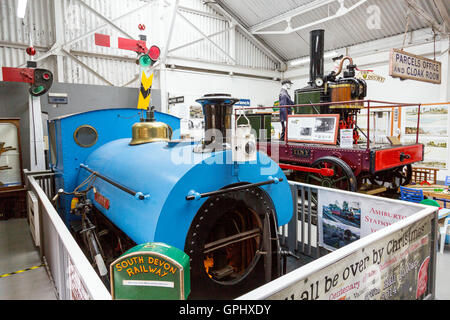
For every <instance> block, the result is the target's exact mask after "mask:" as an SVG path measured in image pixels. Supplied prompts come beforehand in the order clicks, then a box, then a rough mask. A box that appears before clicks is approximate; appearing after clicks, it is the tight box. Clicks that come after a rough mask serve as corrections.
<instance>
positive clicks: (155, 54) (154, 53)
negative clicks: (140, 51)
mask: <svg viewBox="0 0 450 320" xmlns="http://www.w3.org/2000/svg"><path fill="white" fill-rule="evenodd" d="M160 54H161V50H160V49H159V48H158V47H157V46H151V47H150V50H148V55H149V56H150V59H152V60H153V61H156V60H158V58H159V55H160Z"/></svg>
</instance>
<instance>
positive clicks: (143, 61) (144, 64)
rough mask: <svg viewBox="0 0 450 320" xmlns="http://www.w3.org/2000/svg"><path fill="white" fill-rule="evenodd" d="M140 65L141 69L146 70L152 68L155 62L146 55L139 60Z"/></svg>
mask: <svg viewBox="0 0 450 320" xmlns="http://www.w3.org/2000/svg"><path fill="white" fill-rule="evenodd" d="M139 64H140V65H141V67H144V68H145V67H149V66H151V65H152V64H153V61H152V59H150V57H149V56H148V54H144V55H143V56H141V57H140V58H139Z"/></svg>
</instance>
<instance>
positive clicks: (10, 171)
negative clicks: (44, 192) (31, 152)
mask: <svg viewBox="0 0 450 320" xmlns="http://www.w3.org/2000/svg"><path fill="white" fill-rule="evenodd" d="M19 121H20V119H17V118H6V119H0V192H2V191H4V190H8V191H9V190H15V189H21V188H22V187H23V176H22V157H21V150H20V131H19V130H20V129H19V126H20V124H19Z"/></svg>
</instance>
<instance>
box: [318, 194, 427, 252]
mask: <svg viewBox="0 0 450 320" xmlns="http://www.w3.org/2000/svg"><path fill="white" fill-rule="evenodd" d="M419 210H420V208H419V209H418V208H417V207H415V206H409V205H408V204H405V203H400V202H399V203H393V202H389V203H387V202H386V201H383V198H380V199H379V200H377V199H376V198H367V197H363V196H361V195H359V194H357V193H354V194H349V193H345V194H343V193H336V192H333V191H328V190H322V189H320V190H318V217H319V244H320V246H322V247H324V248H326V249H328V250H336V249H339V248H342V247H344V246H346V245H347V244H349V243H351V242H353V241H356V240H358V239H360V238H362V237H365V236H367V235H369V234H371V233H374V232H376V231H378V230H381V229H383V228H384V227H387V226H389V225H391V224H393V223H395V222H397V221H401V220H403V219H405V218H407V217H409V216H411V215H413V214H415V213H416V212H418V211H419Z"/></svg>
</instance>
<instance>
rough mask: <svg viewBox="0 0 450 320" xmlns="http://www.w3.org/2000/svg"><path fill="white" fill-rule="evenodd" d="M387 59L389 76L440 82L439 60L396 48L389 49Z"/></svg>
mask: <svg viewBox="0 0 450 320" xmlns="http://www.w3.org/2000/svg"><path fill="white" fill-rule="evenodd" d="M389 60H390V63H389V75H390V76H391V77H394V78H400V79H411V80H417V81H424V82H430V83H435V84H441V63H440V62H439V61H435V60H431V59H427V58H424V57H421V56H416V55H413V54H411V53H408V52H405V51H402V50H398V49H392V50H391V56H390V59H389Z"/></svg>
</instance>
